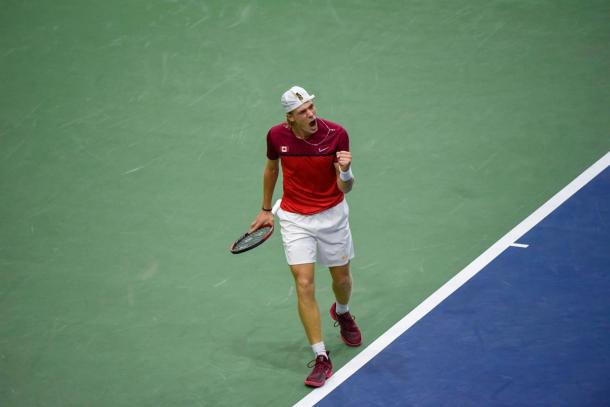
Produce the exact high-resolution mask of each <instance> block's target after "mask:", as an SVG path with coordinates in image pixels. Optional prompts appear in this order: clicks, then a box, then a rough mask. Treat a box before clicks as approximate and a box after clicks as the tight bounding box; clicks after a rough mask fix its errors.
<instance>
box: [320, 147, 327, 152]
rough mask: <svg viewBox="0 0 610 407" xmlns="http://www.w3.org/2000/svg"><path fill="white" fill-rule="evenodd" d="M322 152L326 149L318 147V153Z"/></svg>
mask: <svg viewBox="0 0 610 407" xmlns="http://www.w3.org/2000/svg"><path fill="white" fill-rule="evenodd" d="M324 150H328V147H324V148H321V147H320V148H318V151H319V152H323V151H324Z"/></svg>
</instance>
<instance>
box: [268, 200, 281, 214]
mask: <svg viewBox="0 0 610 407" xmlns="http://www.w3.org/2000/svg"><path fill="white" fill-rule="evenodd" d="M281 203H282V200H281V199H278V200H277V201H275V203H274V204H273V208H271V213H272V214H274V215H275V214H276V213H277V211H278V210H279V209H280V205H281Z"/></svg>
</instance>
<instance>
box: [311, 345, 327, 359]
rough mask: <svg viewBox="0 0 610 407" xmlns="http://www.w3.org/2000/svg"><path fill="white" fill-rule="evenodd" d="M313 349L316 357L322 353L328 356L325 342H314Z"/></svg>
mask: <svg viewBox="0 0 610 407" xmlns="http://www.w3.org/2000/svg"><path fill="white" fill-rule="evenodd" d="M311 349H312V350H313V353H315V355H316V357H318V356H320V355H322V356H324V357H327V355H326V346H325V345H324V342H318V343H314V344H313V345H311Z"/></svg>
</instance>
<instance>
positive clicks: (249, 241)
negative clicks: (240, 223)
mask: <svg viewBox="0 0 610 407" xmlns="http://www.w3.org/2000/svg"><path fill="white" fill-rule="evenodd" d="M281 202H282V200H281V199H278V200H277V202H275V205H273V209H271V213H273V214H274V215H275V214H276V213H277V211H278V209H279V207H280V203H281ZM272 234H273V226H271V225H263V226H261V227H260V228H258V229H256V230H255V231H253V232H247V233H244V234H243V235H242V236H240V237H239V239H237V240H236V241H235V242H234V243H233V244H232V245H231V248H230V249H229V250H230V251H231V253H233V254H239V253H244V252H247V251H248V250H252V249H254V248H255V247H258V246H260V245H261V244H263V243H265V241H266V240H267V239H269V238H270V237H271V235H272Z"/></svg>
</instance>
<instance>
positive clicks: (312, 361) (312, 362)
mask: <svg viewBox="0 0 610 407" xmlns="http://www.w3.org/2000/svg"><path fill="white" fill-rule="evenodd" d="M317 361H318V358H315V359H314V360H310V361H309V362H308V363H307V367H308V368H312V367H314V366H316V364H317ZM326 361H328V359H326Z"/></svg>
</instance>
